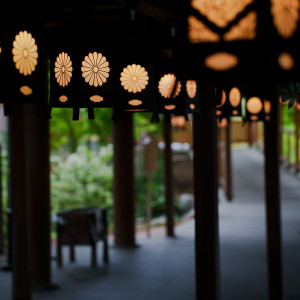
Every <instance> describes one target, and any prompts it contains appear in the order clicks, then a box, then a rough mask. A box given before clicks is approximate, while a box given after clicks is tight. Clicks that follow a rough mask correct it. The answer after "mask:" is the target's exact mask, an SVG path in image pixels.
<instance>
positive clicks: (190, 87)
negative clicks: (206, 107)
mask: <svg viewBox="0 0 300 300" xmlns="http://www.w3.org/2000/svg"><path fill="white" fill-rule="evenodd" d="M186 91H187V94H188V96H189V97H190V98H191V99H194V98H195V96H196V93H197V83H196V81H195V80H187V82H186Z"/></svg>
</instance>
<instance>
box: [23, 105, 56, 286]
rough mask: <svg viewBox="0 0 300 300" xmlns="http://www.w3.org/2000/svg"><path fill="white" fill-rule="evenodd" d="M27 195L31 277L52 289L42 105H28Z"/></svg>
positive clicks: (45, 127)
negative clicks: (29, 218) (29, 222)
mask: <svg viewBox="0 0 300 300" xmlns="http://www.w3.org/2000/svg"><path fill="white" fill-rule="evenodd" d="M24 130H25V137H26V140H25V144H26V145H25V149H24V152H25V158H26V173H27V178H26V179H27V180H26V184H27V195H28V199H29V201H30V202H29V203H30V215H31V224H30V225H31V228H30V233H31V239H30V242H31V266H30V268H31V276H32V284H33V287H34V288H49V287H51V286H52V284H51V265H50V263H51V261H50V259H51V258H50V257H51V254H50V247H51V244H50V178H49V175H50V174H49V172H50V170H49V155H50V153H49V121H48V120H47V119H46V118H45V116H44V114H43V113H42V110H41V108H40V106H38V105H36V104H26V105H25V106H24Z"/></svg>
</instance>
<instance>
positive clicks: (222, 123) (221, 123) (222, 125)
mask: <svg viewBox="0 0 300 300" xmlns="http://www.w3.org/2000/svg"><path fill="white" fill-rule="evenodd" d="M217 124H218V127H219V128H225V127H227V125H228V120H227V119H226V118H223V119H222V120H220V119H217Z"/></svg>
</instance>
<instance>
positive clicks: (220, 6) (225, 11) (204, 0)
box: [191, 0, 253, 28]
mask: <svg viewBox="0 0 300 300" xmlns="http://www.w3.org/2000/svg"><path fill="white" fill-rule="evenodd" d="M252 2H253V0H230V1H225V0H191V5H192V7H194V8H195V9H197V10H198V11H199V12H200V13H201V14H202V15H204V16H206V18H207V19H208V20H209V21H210V22H212V23H214V24H215V25H217V26H218V27H221V28H224V27H226V26H227V25H228V24H229V23H230V22H231V21H233V20H234V19H235V18H236V17H237V15H238V14H239V13H241V12H242V11H243V10H244V9H245V7H246V6H248V5H249V4H250V3H252Z"/></svg>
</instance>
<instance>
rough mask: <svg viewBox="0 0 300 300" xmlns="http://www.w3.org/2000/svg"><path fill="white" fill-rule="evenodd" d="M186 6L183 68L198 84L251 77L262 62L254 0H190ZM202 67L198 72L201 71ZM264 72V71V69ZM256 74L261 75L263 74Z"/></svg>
mask: <svg viewBox="0 0 300 300" xmlns="http://www.w3.org/2000/svg"><path fill="white" fill-rule="evenodd" d="M187 3H188V4H187V9H186V36H185V38H186V44H187V55H186V57H185V58H184V60H185V62H186V70H187V72H189V73H190V74H191V75H192V76H193V77H194V78H197V79H199V80H200V81H201V83H202V82H203V83H206V84H212V83H213V84H215V85H224V84H225V85H226V86H229V85H233V84H235V82H241V81H248V80H252V77H253V74H254V73H255V72H256V70H257V69H258V68H259V67H260V66H261V65H264V64H261V63H264V61H263V55H262V53H261V49H262V47H261V46H262V45H264V43H265V41H264V40H263V39H262V36H261V32H262V30H263V28H262V24H261V22H260V17H259V16H260V14H261V13H262V12H263V9H264V7H263V5H262V3H261V1H257V0H240V1H232V0H224V1H217V0H190V1H188V2H187ZM200 70H201V71H200ZM264 71H265V70H264ZM259 76H263V75H262V73H260V74H259Z"/></svg>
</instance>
